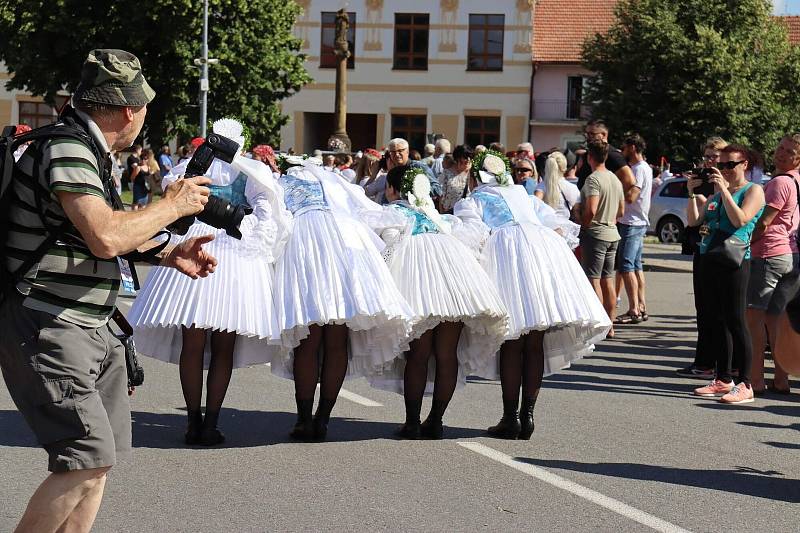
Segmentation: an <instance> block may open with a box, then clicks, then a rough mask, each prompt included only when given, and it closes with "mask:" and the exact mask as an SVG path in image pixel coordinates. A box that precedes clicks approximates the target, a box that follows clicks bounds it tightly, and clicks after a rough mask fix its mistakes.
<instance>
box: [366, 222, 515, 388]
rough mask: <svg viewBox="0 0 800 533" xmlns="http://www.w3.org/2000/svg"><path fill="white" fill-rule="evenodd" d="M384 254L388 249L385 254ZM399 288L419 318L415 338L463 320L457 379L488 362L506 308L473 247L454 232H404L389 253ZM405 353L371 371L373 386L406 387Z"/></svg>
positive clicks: (432, 365) (431, 375) (502, 330)
mask: <svg viewBox="0 0 800 533" xmlns="http://www.w3.org/2000/svg"><path fill="white" fill-rule="evenodd" d="M385 255H386V254H385ZM387 260H388V265H389V270H390V271H391V273H392V277H393V278H394V281H395V283H396V284H397V287H398V289H399V290H400V293H401V294H402V295H403V297H405V299H406V301H408V303H409V305H410V306H411V309H412V310H413V311H414V313H415V314H416V315H417V316H418V317H420V318H421V319H420V321H419V322H418V323H416V324H415V325H414V329H413V334H412V338H418V337H420V336H421V335H422V334H423V333H425V332H426V331H428V330H430V329H433V328H434V327H436V326H437V325H439V324H440V323H442V322H462V323H463V324H464V328H463V329H462V331H461V337H460V338H459V343H458V365H459V372H458V375H459V379H458V385H460V386H463V385H464V384H465V383H466V378H467V376H469V375H471V374H473V373H475V372H476V371H479V370H480V369H482V368H485V367H486V366H488V365H489V364H490V363H491V362H492V361H493V359H494V354H495V353H496V352H497V351H498V350H499V349H500V345H501V344H502V343H503V340H504V338H505V336H506V333H507V329H508V314H507V313H506V310H505V305H504V304H503V302H502V300H501V298H500V295H499V294H498V291H497V288H496V287H495V286H494V282H493V281H492V280H491V279H489V276H488V275H487V274H486V272H485V271H484V270H483V268H481V266H480V265H479V264H478V261H477V260H476V259H475V256H474V255H473V254H472V252H471V251H470V250H469V249H468V248H466V247H465V246H464V245H463V244H462V243H461V242H460V241H458V240H457V239H456V238H455V237H453V236H452V235H446V234H441V233H423V234H420V235H414V236H412V237H407V238H405V239H404V240H403V241H402V242H401V243H400V244H398V245H397V246H396V247H395V248H394V249H392V250H391V255H390V256H389V257H388V259H387ZM404 372H405V355H404V354H397V357H396V358H395V360H394V362H393V364H392V365H391V366H389V367H387V368H385V369H384V370H383V372H382V373H381V374H377V375H374V376H371V377H370V384H371V385H372V386H373V387H376V388H380V389H384V390H390V391H393V392H397V393H400V394H402V393H403V374H404ZM435 376H436V361H435V358H434V357H431V359H430V362H429V365H428V384H427V387H426V392H428V393H430V392H432V391H433V384H434V380H435Z"/></svg>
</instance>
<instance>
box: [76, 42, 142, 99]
mask: <svg viewBox="0 0 800 533" xmlns="http://www.w3.org/2000/svg"><path fill="white" fill-rule="evenodd" d="M155 96H156V93H155V91H153V89H152V88H151V87H150V86H149V85H148V84H147V81H145V79H144V76H143V75H142V66H141V64H140V63H139V59H137V57H136V56H135V55H133V54H131V53H129V52H126V51H125V50H110V49H97V50H92V51H91V52H89V57H87V58H86V61H85V62H84V63H83V68H82V69H81V81H80V83H79V84H78V88H77V89H76V90H75V94H74V95H73V97H72V99H73V101H74V102H75V104H76V105H80V104H81V103H92V104H104V105H117V106H132V107H138V106H141V105H145V104H147V103H150V102H151V101H152V100H153V98H155Z"/></svg>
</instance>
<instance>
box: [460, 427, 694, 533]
mask: <svg viewBox="0 0 800 533" xmlns="http://www.w3.org/2000/svg"><path fill="white" fill-rule="evenodd" d="M458 445H459V446H462V447H464V448H467V449H468V450H472V451H473V452H475V453H479V454H481V455H483V456H484V457H488V458H489V459H492V460H493V461H497V462H498V463H501V464H504V465H506V466H510V467H511V468H513V469H515V470H518V471H520V472H522V473H524V474H528V475H529V476H531V477H534V478H536V479H538V480H540V481H544V482H545V483H548V484H550V485H553V486H554V487H557V488H559V489H562V490H565V491H567V492H571V493H572V494H574V495H576V496H578V497H580V498H583V499H584V500H588V501H590V502H592V503H594V504H596V505H599V506H600V507H604V508H606V509H608V510H609V511H612V512H615V513H617V514H619V515H622V516H624V517H627V518H630V519H631V520H633V521H635V522H638V523H640V524H642V525H644V526H647V527H649V528H652V529H654V530H656V531H661V532H663V533H690V532H689V531H688V530H686V529H683V528H682V527H680V526H676V525H675V524H672V523H670V522H667V521H666V520H662V519H661V518H658V517H657V516H653V515H651V514H648V513H646V512H644V511H640V510H639V509H636V508H635V507H631V506H630V505H628V504H626V503H622V502H621V501H619V500H615V499H614V498H610V497H608V496H606V495H604V494H601V493H599V492H597V491H595V490H592V489H590V488H587V487H584V486H583V485H579V484H577V483H575V482H572V481H569V480H568V479H565V478H563V477H561V476H558V475H556V474H553V473H551V472H548V471H547V470H545V469H544V468H541V467H538V466H535V465H532V464H528V463H523V462H522V461H518V460H516V459H514V458H513V457H511V456H510V455H506V454H504V453H501V452H498V451H497V450H495V449H493V448H489V447H488V446H484V445H483V444H478V443H477V442H459V443H458Z"/></svg>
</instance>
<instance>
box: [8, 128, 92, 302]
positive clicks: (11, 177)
mask: <svg viewBox="0 0 800 533" xmlns="http://www.w3.org/2000/svg"><path fill="white" fill-rule="evenodd" d="M15 134H16V126H6V127H5V128H3V131H2V134H0V169H2V174H0V248H2V249H3V252H4V253H3V254H2V258H3V259H2V260H0V294H1V295H0V301H2V300H3V299H4V298H5V295H6V294H8V291H9V290H13V288H14V286H16V284H17V283H18V282H19V281H20V280H21V279H22V277H23V276H24V275H25V273H27V272H28V270H30V268H31V267H32V266H33V265H35V264H36V263H38V262H39V260H40V259H41V258H42V257H43V256H44V254H45V253H46V252H47V250H48V249H49V248H50V247H51V246H52V245H53V244H54V243H55V242H56V241H57V240H58V239H59V238H60V237H61V236H62V235H63V234H64V233H65V232H66V231H67V230H69V228H70V227H71V226H72V224H71V223H70V222H69V221H68V220H66V221H64V222H63V223H62V224H60V225H55V226H54V225H53V224H51V223H49V222H48V221H47V217H46V216H45V213H44V202H45V199H46V198H48V197H49V194H50V192H49V191H47V190H45V189H43V188H42V187H41V185H40V184H39V181H38V180H39V164H40V162H41V157H42V149H43V147H44V145H45V142H46V141H47V140H49V139H55V138H69V139H75V140H77V141H79V142H81V143H82V144H85V145H86V146H87V147H88V148H89V149H91V151H92V152H93V153H94V154H95V157H97V163H98V165H99V167H98V168H100V169H102V168H103V158H102V156H101V155H100V154H99V149H98V148H97V147H96V146H95V143H94V141H93V140H92V138H91V137H90V136H89V134H88V133H86V131H85V130H84V129H83V128H81V127H80V126H79V125H78V124H77V123H76V122H75V120H74V119H73V118H72V117H71V116H69V114H65V116H62V117H61V118H60V119H59V120H58V122H56V123H54V124H48V125H46V126H42V127H39V128H36V129H34V130H31V131H28V132H26V133H23V134H20V135H15ZM28 142H30V143H31V144H30V145H29V146H28V148H27V150H35V151H36V153H35V154H34V167H33V172H32V174H33V176H27V175H26V174H25V173H23V172H22V171H21V170H20V169H19V168H18V167H17V165H16V162H15V160H14V152H15V151H16V150H17V149H18V148H19V147H20V146H22V145H23V144H25V143H28ZM101 171H102V170H101ZM17 180H27V181H29V183H30V186H31V187H32V188H33V190H34V194H35V198H36V208H37V212H38V215H39V217H40V219H41V221H42V224H43V226H44V228H45V230H46V231H47V237H46V238H45V240H44V241H42V243H41V244H40V245H39V246H38V247H37V248H36V250H34V251H33V252H31V254H30V256H28V257H27V258H25V261H23V263H22V265H21V266H20V267H19V268H18V269H17V270H16V271H15V272H10V271H9V270H8V268H7V265H6V262H5V257H6V254H5V243H6V240H7V238H8V230H9V228H10V221H9V220H7V218H6V217H7V216H8V213H9V212H10V210H11V206H12V205H13V204H14V202H15V199H16V192H15V187H14V182H16V181H17Z"/></svg>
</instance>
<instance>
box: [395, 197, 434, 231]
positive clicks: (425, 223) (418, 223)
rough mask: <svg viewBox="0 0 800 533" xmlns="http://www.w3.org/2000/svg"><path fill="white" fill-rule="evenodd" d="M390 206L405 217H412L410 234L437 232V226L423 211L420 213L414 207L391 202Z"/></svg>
mask: <svg viewBox="0 0 800 533" xmlns="http://www.w3.org/2000/svg"><path fill="white" fill-rule="evenodd" d="M392 207H394V208H395V209H397V210H398V211H400V212H401V213H403V214H404V215H406V216H407V217H411V218H413V219H414V229H413V230H412V231H411V235H420V234H422V233H439V228H438V227H436V224H434V223H433V221H432V220H431V219H430V218H428V217H427V215H425V213H420V212H419V211H417V210H416V209H412V208H411V207H408V206H406V205H403V204H398V203H395V204H392Z"/></svg>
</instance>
